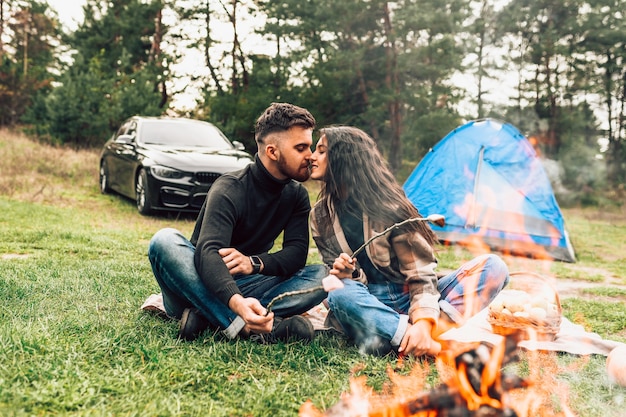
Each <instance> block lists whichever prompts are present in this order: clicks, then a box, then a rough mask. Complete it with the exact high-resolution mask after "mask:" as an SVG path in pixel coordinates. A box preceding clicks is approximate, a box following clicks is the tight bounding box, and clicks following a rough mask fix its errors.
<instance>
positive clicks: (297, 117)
mask: <svg viewBox="0 0 626 417" xmlns="http://www.w3.org/2000/svg"><path fill="white" fill-rule="evenodd" d="M294 126H300V127H302V128H305V129H315V118H314V117H313V115H312V114H311V113H309V111H308V110H307V109H304V108H302V107H298V106H296V105H294V104H289V103H272V104H271V105H270V106H269V107H268V108H267V109H265V111H264V112H263V114H261V116H259V118H258V119H257V121H256V125H255V127H254V139H255V140H256V142H257V143H263V140H264V139H265V137H266V136H267V135H269V134H270V133H274V132H284V131H286V130H289V129H290V128H292V127H294Z"/></svg>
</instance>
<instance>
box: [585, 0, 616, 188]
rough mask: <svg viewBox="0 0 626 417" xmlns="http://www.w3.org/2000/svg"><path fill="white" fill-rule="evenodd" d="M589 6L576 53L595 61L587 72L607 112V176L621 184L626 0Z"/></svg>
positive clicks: (601, 0) (598, 1)
mask: <svg viewBox="0 0 626 417" xmlns="http://www.w3.org/2000/svg"><path fill="white" fill-rule="evenodd" d="M588 6H589V10H588V12H587V13H585V14H584V15H583V16H581V20H580V26H579V27H578V28H577V29H578V33H580V34H581V39H580V40H579V42H578V43H577V45H576V50H575V52H577V53H578V54H579V57H580V58H579V59H580V61H582V62H592V63H594V68H592V69H593V71H590V72H588V73H587V74H588V77H589V84H590V85H594V86H596V89H595V91H593V92H597V93H598V94H599V95H600V96H601V97H602V102H603V108H604V113H605V114H606V118H605V120H603V123H602V125H603V127H604V133H605V138H606V140H607V142H608V149H607V152H605V156H606V162H607V176H608V180H609V182H610V183H611V184H613V185H619V184H624V183H625V182H626V144H625V143H626V22H625V21H624V16H623V10H626V1H624V0H594V1H591V2H589V3H588ZM588 67H589V66H586V68H588Z"/></svg>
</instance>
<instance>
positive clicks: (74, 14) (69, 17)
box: [48, 0, 85, 29]
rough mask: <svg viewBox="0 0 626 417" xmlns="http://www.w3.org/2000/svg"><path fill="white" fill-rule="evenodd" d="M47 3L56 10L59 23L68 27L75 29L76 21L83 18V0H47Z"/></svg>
mask: <svg viewBox="0 0 626 417" xmlns="http://www.w3.org/2000/svg"><path fill="white" fill-rule="evenodd" d="M48 4H49V5H50V7H51V8H52V9H54V10H55V11H56V12H57V14H58V15H59V19H60V20H61V23H62V24H63V25H65V26H67V27H68V28H69V29H76V27H77V26H78V24H77V22H79V21H82V19H83V6H84V5H85V0H48Z"/></svg>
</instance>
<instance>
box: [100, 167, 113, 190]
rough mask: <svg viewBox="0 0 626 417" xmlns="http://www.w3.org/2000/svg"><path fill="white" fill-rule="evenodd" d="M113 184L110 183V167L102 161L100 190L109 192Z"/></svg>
mask: <svg viewBox="0 0 626 417" xmlns="http://www.w3.org/2000/svg"><path fill="white" fill-rule="evenodd" d="M110 191H111V186H110V185H109V167H107V163H106V162H104V161H102V162H101V163H100V192H101V193H102V194H106V193H109V192H110Z"/></svg>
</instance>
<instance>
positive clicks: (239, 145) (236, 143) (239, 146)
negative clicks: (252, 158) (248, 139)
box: [232, 140, 246, 151]
mask: <svg viewBox="0 0 626 417" xmlns="http://www.w3.org/2000/svg"><path fill="white" fill-rule="evenodd" d="M232 143H233V146H234V147H235V149H237V150H238V151H245V150H246V147H245V146H243V143H241V142H239V141H238V140H234V141H233V142H232Z"/></svg>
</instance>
